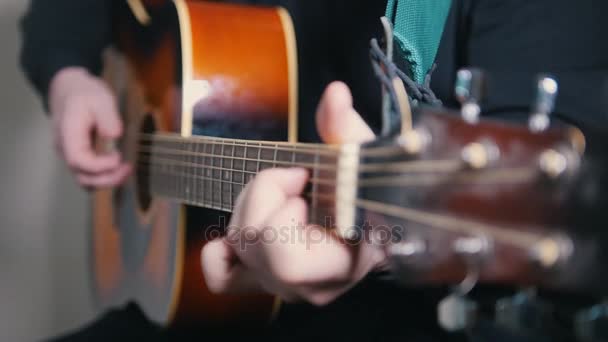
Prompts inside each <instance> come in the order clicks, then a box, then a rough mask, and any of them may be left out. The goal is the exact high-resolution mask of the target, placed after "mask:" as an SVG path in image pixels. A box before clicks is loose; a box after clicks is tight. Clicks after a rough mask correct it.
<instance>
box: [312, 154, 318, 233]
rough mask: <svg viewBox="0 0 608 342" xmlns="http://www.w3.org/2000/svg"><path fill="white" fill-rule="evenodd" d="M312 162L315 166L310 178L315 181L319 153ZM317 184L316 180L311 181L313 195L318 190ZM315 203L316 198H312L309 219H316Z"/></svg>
mask: <svg viewBox="0 0 608 342" xmlns="http://www.w3.org/2000/svg"><path fill="white" fill-rule="evenodd" d="M314 163H315V168H314V170H313V176H312V180H313V181H316V180H317V179H318V178H319V170H318V168H317V167H316V166H317V165H318V164H319V155H318V154H317V155H315V162H314ZM318 186H319V185H318V184H317V183H316V182H315V183H313V186H312V193H313V195H314V194H316V193H317V192H318V190H319V189H318ZM317 204H318V203H317V201H316V198H314V199H313V201H312V203H311V208H310V211H311V221H314V220H316V219H317V216H316V215H317Z"/></svg>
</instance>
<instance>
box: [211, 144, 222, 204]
mask: <svg viewBox="0 0 608 342" xmlns="http://www.w3.org/2000/svg"><path fill="white" fill-rule="evenodd" d="M212 146H213V148H212V150H211V154H212V155H213V156H214V157H213V159H212V160H211V165H213V167H214V168H215V160H214V159H215V155H216V154H215V142H214V143H213V145H212ZM220 172H221V171H220ZM211 175H212V177H211V201H212V202H213V203H216V202H215V196H214V195H215V184H216V182H215V181H214V180H213V178H214V177H213V176H214V173H213V171H211Z"/></svg>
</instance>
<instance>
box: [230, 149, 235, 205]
mask: <svg viewBox="0 0 608 342" xmlns="http://www.w3.org/2000/svg"><path fill="white" fill-rule="evenodd" d="M235 153H236V145H232V158H231V159H230V169H231V170H232V171H230V194H233V193H234V188H233V182H234V155H235ZM234 202H235V200H234V195H230V208H234Z"/></svg>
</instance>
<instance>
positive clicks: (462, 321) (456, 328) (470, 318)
mask: <svg viewBox="0 0 608 342" xmlns="http://www.w3.org/2000/svg"><path fill="white" fill-rule="evenodd" d="M478 310H479V308H478V305H477V303H475V302H473V301H471V300H470V299H468V298H467V297H466V296H463V295H459V294H452V295H449V296H447V297H445V298H444V299H442V300H441V301H440V302H439V304H438V305H437V321H438V323H439V325H440V326H441V327H442V328H443V329H444V330H445V331H448V332H460V331H464V330H467V329H469V328H471V327H472V326H473V325H474V324H475V322H476V320H477V313H478Z"/></svg>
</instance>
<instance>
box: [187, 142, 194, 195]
mask: <svg viewBox="0 0 608 342" xmlns="http://www.w3.org/2000/svg"><path fill="white" fill-rule="evenodd" d="M193 148H194V144H193V143H192V142H190V143H189V144H188V151H191V150H192V149H193ZM188 159H189V162H190V163H192V164H195V165H196V161H195V160H194V156H190V157H189V158H188ZM191 168H192V170H190V169H188V171H190V172H189V173H191V172H192V171H193V170H195V169H194V167H191ZM194 186H195V182H193V180H190V181H189V182H188V187H187V188H186V193H187V194H188V198H192V201H194V200H195V199H194V195H195V193H196V190H195V189H194Z"/></svg>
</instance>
